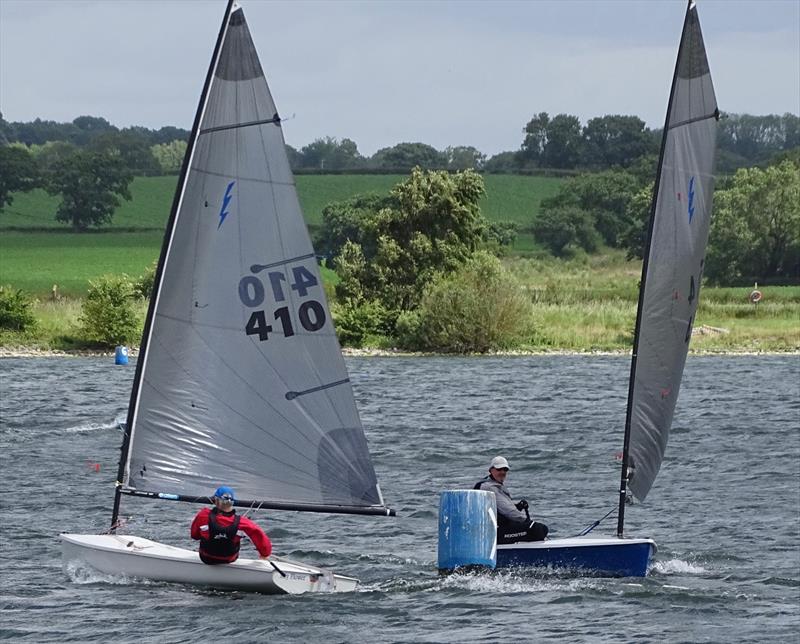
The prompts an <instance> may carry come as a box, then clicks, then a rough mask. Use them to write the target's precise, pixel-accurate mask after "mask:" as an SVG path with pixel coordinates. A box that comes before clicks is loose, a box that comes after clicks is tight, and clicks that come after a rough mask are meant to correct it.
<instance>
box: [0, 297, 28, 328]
mask: <svg viewBox="0 0 800 644" xmlns="http://www.w3.org/2000/svg"><path fill="white" fill-rule="evenodd" d="M32 307H33V300H31V298H30V297H29V296H28V295H27V294H26V293H24V292H23V291H21V290H20V289H15V288H12V287H11V286H0V329H10V330H12V331H26V330H28V329H32V328H33V327H35V326H36V318H34V317H33V312H32V311H31V308H32Z"/></svg>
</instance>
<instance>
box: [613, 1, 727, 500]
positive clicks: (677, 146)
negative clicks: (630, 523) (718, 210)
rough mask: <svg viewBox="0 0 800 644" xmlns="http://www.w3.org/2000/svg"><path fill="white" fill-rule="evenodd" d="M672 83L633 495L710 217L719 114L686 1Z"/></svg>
mask: <svg viewBox="0 0 800 644" xmlns="http://www.w3.org/2000/svg"><path fill="white" fill-rule="evenodd" d="M673 83H674V85H673V90H672V95H671V101H670V105H669V107H668V112H667V115H668V116H667V122H666V129H665V132H664V142H663V148H662V153H661V154H662V157H661V163H660V175H659V178H658V182H657V184H656V185H657V193H656V195H655V204H654V207H653V215H652V222H651V232H650V243H649V249H648V251H647V255H646V257H645V262H646V272H645V273H644V274H643V280H642V289H643V293H642V295H641V299H640V303H639V307H640V309H639V324H638V333H637V343H636V347H635V356H634V360H635V362H634V372H635V373H634V377H633V379H632V383H631V391H630V394H629V395H630V396H631V400H630V408H629V409H630V411H629V414H630V416H629V423H630V456H629V461H628V465H629V471H630V472H631V473H632V478H631V480H630V482H629V489H630V490H631V491H632V492H633V494H634V496H635V497H636V498H637V499H639V500H643V499H644V498H645V497H646V496H647V493H648V491H649V490H650V487H651V486H652V484H653V481H654V480H655V478H656V475H657V474H658V470H659V468H660V467H661V461H662V459H663V456H664V451H665V449H666V446H667V440H668V438H669V431H670V426H671V424H672V415H673V412H674V411H675V403H676V402H677V399H678V392H679V390H680V385H681V377H682V375H683V368H684V364H685V362H686V354H687V352H688V350H689V340H690V339H691V334H692V324H693V322H694V316H695V312H696V311H697V303H698V298H699V295H700V282H701V280H702V276H703V261H704V257H705V253H706V243H707V240H708V230H709V224H710V220H711V200H712V195H713V191H714V176H713V172H714V151H715V147H716V133H717V120H718V119H719V111H718V109H717V101H716V98H715V96H714V86H713V84H712V82H711V74H710V72H709V68H708V60H707V58H706V51H705V46H704V44H703V35H702V33H701V31H700V23H699V21H698V17H697V9H696V7H695V6H694V4H691V5H690V6H689V7H688V10H687V14H686V22H685V24H684V29H683V36H682V38H681V46H680V49H679V52H678V61H677V65H676V73H675V79H674V81H673Z"/></svg>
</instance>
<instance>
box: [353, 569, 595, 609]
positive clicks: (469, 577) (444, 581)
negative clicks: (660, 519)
mask: <svg viewBox="0 0 800 644" xmlns="http://www.w3.org/2000/svg"><path fill="white" fill-rule="evenodd" d="M603 585H604V582H603V580H600V579H597V578H591V577H580V578H578V577H574V578H567V579H565V578H559V577H544V578H543V577H541V576H532V575H526V574H520V573H519V572H516V571H502V572H500V571H489V570H485V571H475V572H469V573H455V574H450V575H442V576H428V575H426V576H420V577H418V578H417V579H408V578H403V577H395V578H392V579H389V580H385V581H381V582H377V583H372V584H362V585H361V586H359V588H358V592H384V593H410V592H427V593H430V592H452V591H465V592H470V593H472V592H477V593H491V594H492V595H504V594H519V593H540V592H545V591H560V592H568V593H570V592H572V593H578V594H580V593H581V592H583V591H586V590H599V589H601V588H602V587H603ZM578 596H579V595H578ZM559 600H560V601H564V597H560V598H559Z"/></svg>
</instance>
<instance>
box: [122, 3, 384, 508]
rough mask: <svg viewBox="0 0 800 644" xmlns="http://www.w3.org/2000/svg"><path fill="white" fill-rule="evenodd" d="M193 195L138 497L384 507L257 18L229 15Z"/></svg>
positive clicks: (134, 476)
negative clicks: (254, 32) (257, 37)
mask: <svg viewBox="0 0 800 644" xmlns="http://www.w3.org/2000/svg"><path fill="white" fill-rule="evenodd" d="M212 65H213V66H214V67H213V70H214V73H213V76H212V79H211V82H210V85H209V87H208V90H207V93H206V95H205V102H204V103H203V104H202V105H201V117H200V120H199V126H198V127H197V128H196V132H195V133H194V139H193V141H192V142H191V144H190V152H189V154H190V156H189V167H188V172H187V174H186V178H185V181H184V183H183V185H182V186H179V187H178V190H179V191H180V194H179V198H178V200H177V202H176V203H177V210H176V212H175V214H174V216H173V225H172V228H171V230H169V231H167V235H168V236H169V241H168V245H167V250H166V252H165V253H164V256H163V258H162V266H161V280H160V284H159V286H158V290H157V293H156V294H154V297H156V298H157V299H156V301H155V306H154V307H153V313H152V317H151V319H150V321H149V336H148V337H147V338H146V342H145V345H144V346H146V347H147V350H146V352H145V354H144V355H143V356H142V357H140V360H142V361H143V363H142V366H141V368H140V374H139V381H138V383H137V386H136V387H135V389H134V392H135V398H134V400H132V405H133V411H132V413H131V414H130V415H129V418H130V419H131V421H132V422H131V423H130V439H129V445H128V453H127V461H126V462H125V468H124V476H123V480H122V485H123V488H124V489H128V490H136V491H149V492H157V493H164V494H174V495H183V496H188V497H192V496H206V495H208V494H210V492H211V491H212V490H213V489H214V488H215V487H216V486H217V485H219V484H221V483H225V484H227V485H230V486H232V487H233V488H234V489H235V490H236V493H237V498H243V499H252V500H257V501H259V502H264V503H265V504H267V505H268V504H269V503H270V502H275V503H279V504H284V505H286V504H288V505H291V504H294V505H297V506H298V507H304V506H308V507H312V506H315V505H320V504H324V505H327V506H341V507H344V508H363V507H381V506H383V499H382V496H381V493H380V489H379V487H378V483H377V479H376V476H375V471H374V468H373V465H372V461H371V459H370V456H369V451H368V448H367V442H366V439H365V436H364V431H363V428H362V425H361V421H360V419H359V415H358V411H357V408H356V404H355V400H354V396H353V390H352V386H351V384H350V380H349V376H348V373H347V369H346V367H345V364H344V360H343V358H342V355H341V349H340V347H339V344H338V341H337V339H336V334H335V331H334V328H333V324H332V320H331V315H330V310H329V307H328V304H327V301H326V297H325V292H324V289H323V283H322V279H321V276H320V271H319V268H318V266H317V260H316V256H315V253H314V250H313V248H312V245H311V242H310V239H309V235H308V231H307V228H306V225H305V221H304V219H303V215H302V212H301V210H300V206H299V202H298V198H297V193H296V189H295V185H294V179H293V177H292V173H291V170H290V168H289V163H288V159H287V157H286V152H285V147H284V139H283V133H282V130H281V122H280V118H279V116H278V111H277V108H276V107H275V103H274V101H273V99H272V96H271V93H270V90H269V87H268V85H267V81H266V79H265V77H264V72H263V69H262V67H261V64H260V62H259V59H258V55H257V53H256V49H255V46H254V44H253V40H252V38H251V36H250V31H249V29H248V26H247V22H246V20H245V18H244V13H243V11H242V10H241V9H240V8H236V9H234V10H233V11H232V12H231V13H230V15H229V18H228V22H227V25H226V27H225V28H224V33H223V36H222V43H221V47H220V48H219V54H218V56H217V58H216V60H215V61H212Z"/></svg>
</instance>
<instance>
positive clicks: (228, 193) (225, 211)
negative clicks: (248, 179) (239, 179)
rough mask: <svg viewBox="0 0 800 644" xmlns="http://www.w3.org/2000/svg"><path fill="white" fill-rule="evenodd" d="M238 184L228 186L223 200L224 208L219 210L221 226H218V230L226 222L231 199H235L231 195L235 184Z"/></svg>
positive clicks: (232, 182) (231, 183)
mask: <svg viewBox="0 0 800 644" xmlns="http://www.w3.org/2000/svg"><path fill="white" fill-rule="evenodd" d="M234 183H236V182H235V181H231V182H230V183H229V184H228V189H227V190H226V191H225V196H224V197H223V198H222V208H220V209H219V224H217V230H219V227H220V226H222V222H223V221H225V217H227V216H228V214H229V213H228V204H230V202H231V199H233V195H232V194H231V190H233V184H234Z"/></svg>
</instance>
